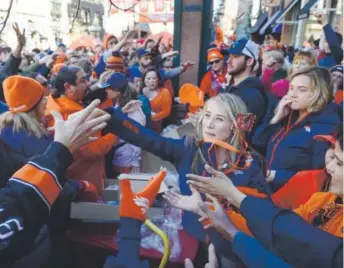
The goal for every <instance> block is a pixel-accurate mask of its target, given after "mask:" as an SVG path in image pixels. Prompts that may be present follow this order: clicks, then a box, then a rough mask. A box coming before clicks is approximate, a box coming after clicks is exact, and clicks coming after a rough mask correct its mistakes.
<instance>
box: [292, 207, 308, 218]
mask: <svg viewBox="0 0 344 268" xmlns="http://www.w3.org/2000/svg"><path fill="white" fill-rule="evenodd" d="M294 212H295V213H296V214H297V215H299V216H300V217H301V218H302V219H304V220H306V221H307V220H308V215H309V213H308V206H307V203H306V204H304V205H301V206H299V207H298V208H297V209H294Z"/></svg>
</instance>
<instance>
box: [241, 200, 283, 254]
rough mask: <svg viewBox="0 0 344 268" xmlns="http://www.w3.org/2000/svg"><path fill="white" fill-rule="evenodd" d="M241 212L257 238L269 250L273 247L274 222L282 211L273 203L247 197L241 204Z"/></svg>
mask: <svg viewBox="0 0 344 268" xmlns="http://www.w3.org/2000/svg"><path fill="white" fill-rule="evenodd" d="M240 212H241V214H242V215H243V216H244V217H245V219H246V221H247V226H248V227H249V229H250V230H251V232H252V233H253V235H254V236H255V237H257V239H258V240H259V241H260V242H261V243H262V244H263V245H264V246H265V247H266V248H268V249H270V248H271V247H272V243H273V241H272V234H273V221H274V218H275V217H276V215H278V214H279V213H280V212H281V209H280V208H278V207H276V206H275V205H274V204H273V203H272V202H271V201H268V200H265V199H260V198H256V197H252V196H247V197H246V198H245V199H244V200H243V201H242V203H241V206H240Z"/></svg>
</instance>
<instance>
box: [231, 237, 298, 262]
mask: <svg viewBox="0 0 344 268" xmlns="http://www.w3.org/2000/svg"><path fill="white" fill-rule="evenodd" d="M233 251H234V252H235V253H236V254H237V255H238V256H239V257H240V259H241V260H242V261H243V262H244V263H245V265H246V266H247V267H255V268H275V267H279V268H292V266H291V265H289V264H288V263H286V262H285V261H283V260H282V259H280V258H278V257H277V256H276V255H274V254H273V253H272V252H270V251H268V250H266V249H265V248H264V247H263V246H262V245H261V244H260V243H259V242H258V241H257V240H256V239H254V238H252V237H250V236H248V235H246V234H244V233H242V232H239V233H237V234H236V235H235V236H234V239H233Z"/></svg>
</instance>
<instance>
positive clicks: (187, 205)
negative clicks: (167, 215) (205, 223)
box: [163, 187, 204, 216]
mask: <svg viewBox="0 0 344 268" xmlns="http://www.w3.org/2000/svg"><path fill="white" fill-rule="evenodd" d="M190 188H191V192H192V194H191V195H181V194H178V193H177V192H174V191H168V192H166V193H165V194H164V195H163V198H164V199H165V200H167V201H168V202H169V203H170V204H171V205H172V206H174V207H176V208H179V209H182V210H185V211H189V212H193V213H195V214H198V215H200V216H204V214H203V213H202V210H201V209H200V208H199V206H198V202H202V197H201V195H200V193H199V192H197V191H196V190H195V189H194V188H193V187H190Z"/></svg>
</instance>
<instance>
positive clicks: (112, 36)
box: [103, 34, 117, 50]
mask: <svg viewBox="0 0 344 268" xmlns="http://www.w3.org/2000/svg"><path fill="white" fill-rule="evenodd" d="M111 38H116V39H117V37H116V36H114V35H113V34H107V35H105V37H104V40H103V45H104V48H105V49H106V50H108V49H109V47H108V42H109V40H110V39H111Z"/></svg>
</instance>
